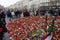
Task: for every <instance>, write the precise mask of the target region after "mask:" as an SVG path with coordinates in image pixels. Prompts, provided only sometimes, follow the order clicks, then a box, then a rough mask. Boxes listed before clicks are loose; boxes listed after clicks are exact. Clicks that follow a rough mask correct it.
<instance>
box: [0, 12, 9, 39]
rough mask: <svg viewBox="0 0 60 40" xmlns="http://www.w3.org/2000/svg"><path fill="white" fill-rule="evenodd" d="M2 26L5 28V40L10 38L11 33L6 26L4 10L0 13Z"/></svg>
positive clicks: (0, 25)
mask: <svg viewBox="0 0 60 40" xmlns="http://www.w3.org/2000/svg"><path fill="white" fill-rule="evenodd" d="M0 27H1V28H3V40H9V33H8V30H7V28H6V22H5V14H4V11H1V13H0Z"/></svg>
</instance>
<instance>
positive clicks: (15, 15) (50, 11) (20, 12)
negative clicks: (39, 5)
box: [7, 8, 60, 19]
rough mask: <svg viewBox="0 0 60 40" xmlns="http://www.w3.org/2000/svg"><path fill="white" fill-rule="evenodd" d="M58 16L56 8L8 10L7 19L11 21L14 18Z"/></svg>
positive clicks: (59, 12) (58, 11)
mask: <svg viewBox="0 0 60 40" xmlns="http://www.w3.org/2000/svg"><path fill="white" fill-rule="evenodd" d="M43 15H44V16H45V15H51V16H55V15H57V16H60V9H57V8H49V9H38V10H16V11H13V10H8V11H7V17H10V18H12V19H14V18H21V17H28V16H43Z"/></svg>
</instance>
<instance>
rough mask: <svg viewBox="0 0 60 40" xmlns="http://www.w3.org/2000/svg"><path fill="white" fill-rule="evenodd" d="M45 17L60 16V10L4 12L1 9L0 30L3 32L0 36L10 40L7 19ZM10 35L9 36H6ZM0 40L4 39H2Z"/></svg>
mask: <svg viewBox="0 0 60 40" xmlns="http://www.w3.org/2000/svg"><path fill="white" fill-rule="evenodd" d="M43 15H44V16H45V15H51V16H60V9H57V8H56V9H54V8H49V9H38V10H35V11H33V10H15V11H14V10H7V11H6V10H2V9H0V29H1V28H2V29H1V30H3V32H2V31H1V33H0V36H1V35H3V34H4V35H3V36H2V37H3V39H4V40H5V39H6V40H9V38H8V37H9V34H8V30H7V28H6V21H5V18H6V16H7V18H9V21H11V20H13V19H18V18H22V17H28V16H43ZM6 35H8V36H6ZM0 40H2V38H1V37H0Z"/></svg>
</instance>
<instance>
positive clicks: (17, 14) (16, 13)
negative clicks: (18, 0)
mask: <svg viewBox="0 0 60 40" xmlns="http://www.w3.org/2000/svg"><path fill="white" fill-rule="evenodd" d="M19 13H20V12H19V11H18V10H17V11H16V12H15V15H16V18H19Z"/></svg>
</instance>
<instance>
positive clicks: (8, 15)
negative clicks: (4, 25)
mask: <svg viewBox="0 0 60 40" xmlns="http://www.w3.org/2000/svg"><path fill="white" fill-rule="evenodd" d="M6 14H7V17H8V18H9V20H10V21H11V19H12V15H11V12H10V10H8V11H7V12H6Z"/></svg>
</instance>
